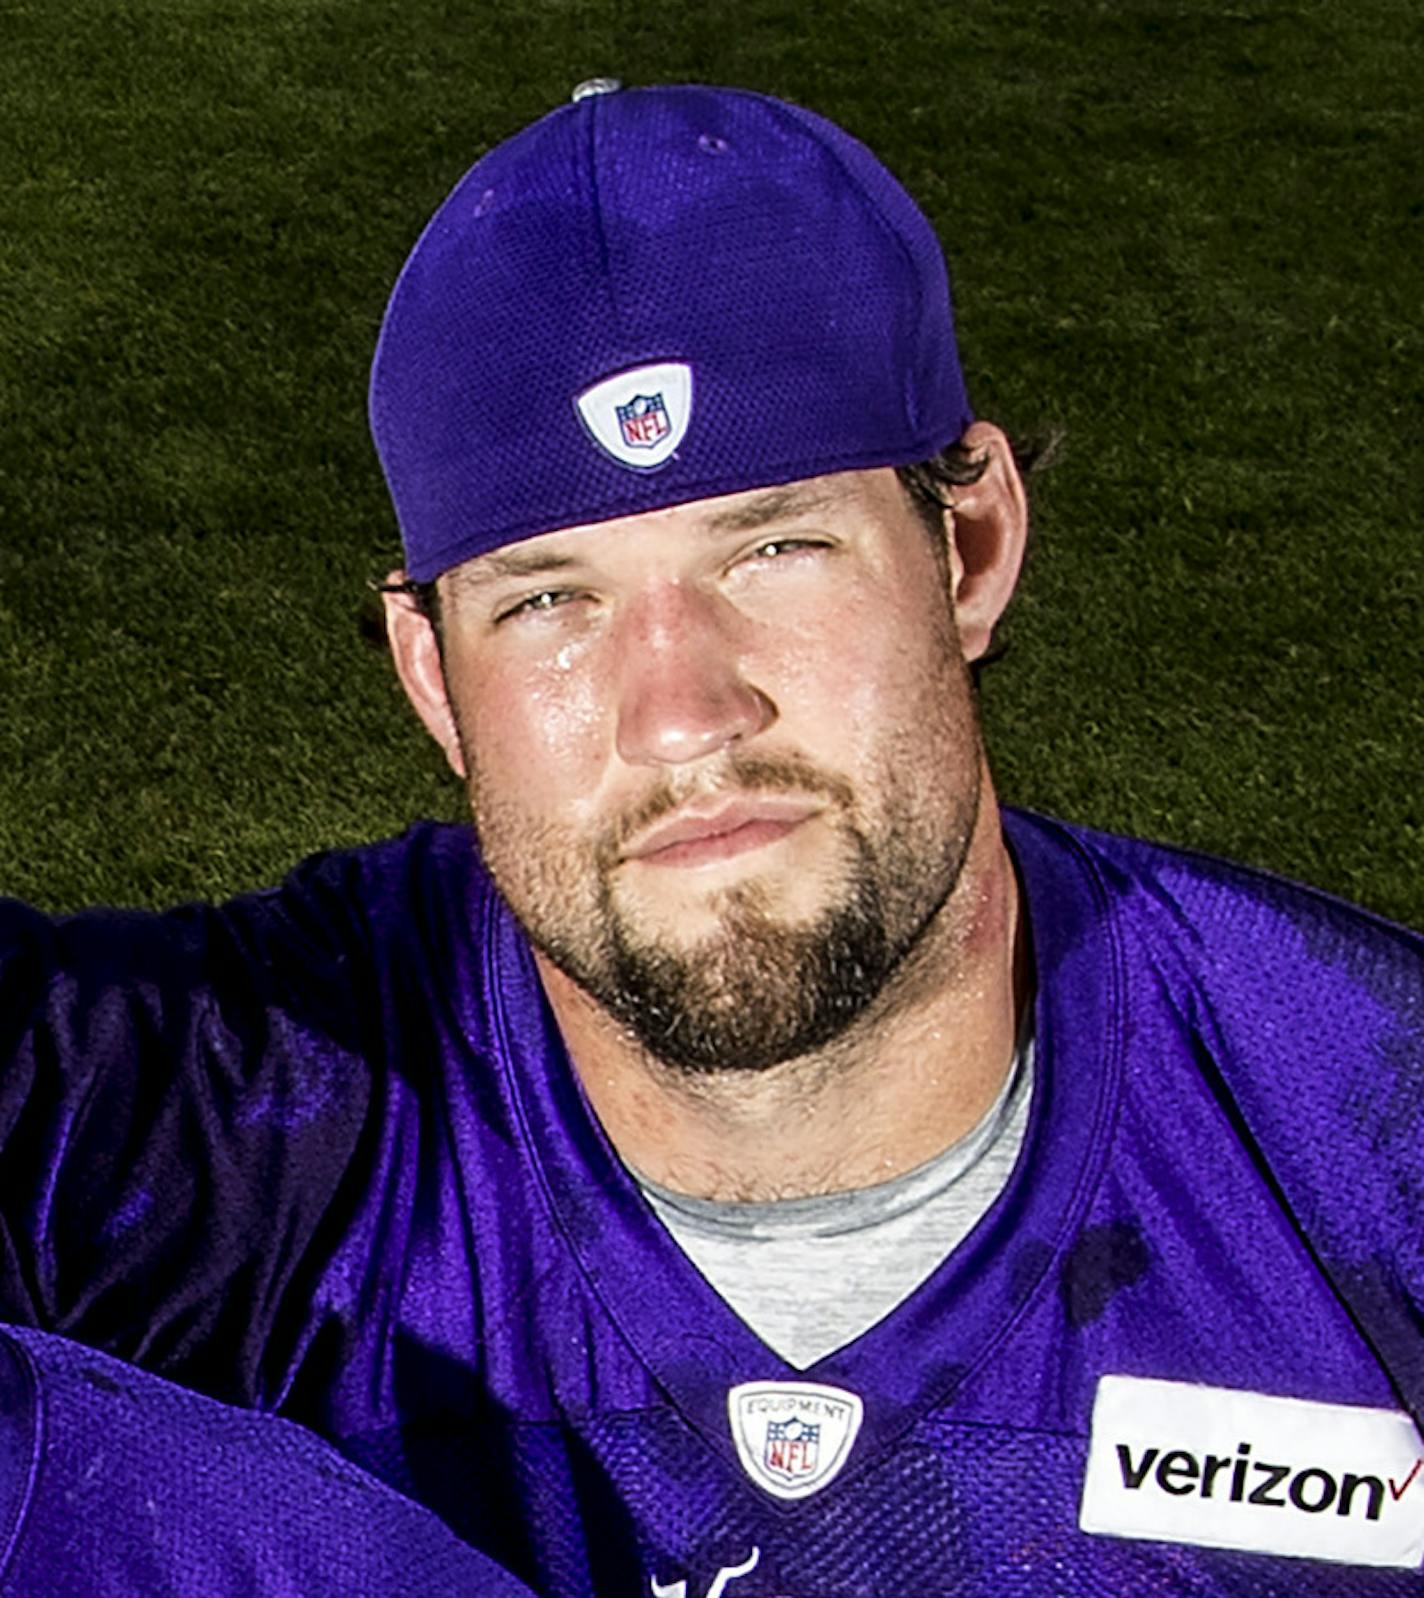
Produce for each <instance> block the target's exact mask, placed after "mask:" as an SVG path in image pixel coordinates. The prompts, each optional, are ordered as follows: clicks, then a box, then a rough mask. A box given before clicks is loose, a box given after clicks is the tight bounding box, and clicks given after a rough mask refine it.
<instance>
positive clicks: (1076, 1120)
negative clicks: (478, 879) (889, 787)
mask: <svg viewBox="0 0 1424 1598" xmlns="http://www.w3.org/2000/svg"><path fill="white" fill-rule="evenodd" d="M1003 820H1004V830H1005V837H1006V842H1007V844H1008V847H1009V852H1010V854H1011V856H1012V858H1013V860H1014V863H1015V865H1016V867H1017V869H1018V873H1019V877H1020V881H1021V883H1022V886H1023V889H1024V903H1025V904H1026V907H1027V912H1028V925H1029V929H1030V933H1031V939H1030V941H1031V946H1032V952H1033V965H1034V970H1035V977H1036V981H1035V993H1036V997H1035V1001H1034V1003H1035V1013H1034V1031H1035V1036H1036V1050H1037V1054H1036V1078H1035V1089H1034V1098H1033V1105H1032V1109H1031V1112H1030V1119H1029V1127H1028V1132H1027V1135H1026V1137H1025V1139H1024V1146H1023V1149H1022V1151H1021V1152H1020V1155H1019V1159H1018V1162H1017V1165H1016V1167H1015V1170H1014V1173H1013V1175H1012V1177H1011V1178H1010V1180H1009V1183H1008V1185H1007V1187H1006V1188H1005V1190H1004V1192H1003V1193H1002V1194H1001V1195H1000V1196H999V1198H998V1199H997V1200H996V1201H995V1203H994V1204H993V1206H992V1207H991V1208H990V1210H989V1212H988V1213H987V1214H986V1215H985V1216H984V1217H983V1219H982V1220H981V1221H980V1222H979V1224H978V1225H977V1226H976V1227H975V1228H974V1230H973V1231H972V1232H971V1233H970V1235H969V1236H968V1237H967V1238H966V1239H965V1240H964V1242H963V1243H961V1244H960V1246H959V1247H958V1248H957V1249H955V1250H954V1252H953V1253H952V1254H951V1255H950V1257H949V1258H948V1259H947V1260H945V1261H944V1262H943V1264H941V1265H940V1266H939V1268H938V1269H936V1270H935V1271H934V1272H932V1273H931V1275H930V1276H929V1277H928V1278H926V1280H925V1281H924V1282H922V1283H921V1284H920V1286H919V1287H918V1288H916V1289H915V1291H914V1292H913V1293H911V1294H910V1296H909V1297H908V1298H906V1299H905V1300H904V1301H903V1302H902V1303H900V1304H899V1305H898V1306H897V1307H896V1308H895V1309H894V1310H892V1311H891V1312H890V1313H889V1314H888V1315H887V1316H885V1318H884V1319H883V1320H881V1321H879V1322H877V1323H876V1325H874V1326H872V1327H871V1328H870V1329H869V1330H868V1331H866V1332H864V1333H863V1334H862V1335H861V1336H860V1337H858V1338H856V1339H855V1340H854V1341H853V1342H851V1343H849V1344H847V1345H846V1346H845V1347H843V1348H840V1349H838V1350H836V1351H835V1352H834V1353H832V1354H830V1355H828V1356H827V1357H826V1358H824V1359H822V1360H820V1361H818V1362H817V1363H816V1364H815V1365H812V1366H810V1367H808V1368H807V1369H805V1370H798V1369H796V1368H795V1367H793V1366H791V1365H788V1364H787V1363H786V1362H785V1361H784V1360H782V1359H781V1358H780V1357H779V1356H778V1355H777V1354H776V1353H774V1352H773V1351H772V1350H771V1349H770V1348H768V1347H767V1346H766V1344H764V1343H763V1342H762V1341H761V1339H760V1338H759V1337H757V1335H756V1334H755V1333H754V1332H753V1331H752V1330H751V1328H750V1327H749V1326H747V1325H746V1323H745V1322H744V1321H742V1320H741V1319H740V1318H739V1317H738V1316H737V1315H736V1313H735V1312H734V1311H733V1310H732V1309H731V1307H730V1306H729V1305H728V1304H727V1303H726V1302H725V1301H724V1300H723V1299H722V1298H721V1297H720V1296H719V1295H718V1294H717V1293H716V1292H715V1291H714V1289H713V1288H712V1287H711V1286H710V1284H709V1283H708V1282H707V1281H706V1280H705V1279H704V1278H703V1277H702V1276H701V1275H700V1273H699V1272H698V1271H697V1269H696V1267H695V1266H694V1265H693V1264H692V1262H691V1260H689V1259H688V1257H687V1256H686V1254H684V1253H683V1251H682V1250H681V1248H679V1247H678V1245H677V1244H676V1243H675V1242H674V1240H673V1239H672V1237H671V1236H670V1235H669V1234H668V1232H667V1231H666V1230H665V1229H664V1228H663V1226H662V1225H661V1223H659V1222H658V1220H657V1219H656V1217H655V1216H654V1214H653V1212H652V1210H651V1208H650V1206H649V1205H648V1203H647V1201H646V1199H645V1198H644V1197H643V1195H642V1194H641V1193H640V1192H639V1190H638V1187H637V1184H636V1182H635V1181H634V1179H633V1177H632V1176H631V1174H630V1173H629V1172H628V1171H627V1169H626V1168H625V1167H624V1165H623V1164H622V1162H621V1161H620V1160H619V1158H618V1156H617V1154H616V1153H615V1152H614V1150H613V1148H612V1146H611V1144H610V1143H609V1141H608V1138H607V1137H606V1135H605V1134H604V1132H603V1129H602V1127H601V1126H600V1125H599V1123H598V1121H597V1120H596V1118H595V1116H594V1115H593V1113H592V1110H591V1109H590V1107H589V1105H588V1102H587V1100H586V1098H585V1096H584V1093H583V1090H582V1088H581V1086H580V1084H579V1082H578V1080H577V1077H576V1074H575V1072H574V1070H573V1068H572V1066H571V1064H570V1061H569V1058H568V1054H567V1051H566V1049H565V1047H564V1044H563V1040H562V1037H561V1036H560V1034H559V1031H558V1027H557V1024H556V1022H555V1020H554V1017H553V1013H552V1010H551V1009H550V1007H549V1005H548V1002H547V1000H546V999H545V998H544V995H543V989H542V985H541V984H540V981H539V977H538V972H537V969H536V968H535V965H534V961H533V957H532V954H531V953H530V949H529V945H528V942H527V940H526V939H525V937H524V934H523V933H522V931H521V930H520V929H519V928H518V926H517V924H516V923H515V921H514V919H513V917H512V915H511V914H510V913H509V911H508V910H507V908H505V907H504V905H503V904H502V902H501V901H498V900H497V899H495V898H494V896H491V897H492V908H491V912H490V915H489V917H488V919H487V925H486V929H485V931H486V942H485V949H484V956H485V967H486V978H487V982H488V992H489V994H490V1002H491V1006H492V1010H493V1014H494V1019H495V1024H496V1027H497V1032H498V1035H499V1037H500V1041H501V1043H502V1051H501V1052H502V1054H503V1058H504V1060H505V1062H506V1068H507V1070H508V1073H509V1091H510V1094H511V1098H512V1100H513V1102H514V1104H515V1107H516V1113H517V1114H518V1116H519V1119H520V1120H521V1121H522V1123H523V1125H524V1129H525V1136H526V1139H527V1146H528V1151H529V1157H530V1159H531V1161H532V1163H533V1166H534V1169H535V1172H536V1175H537V1178H538V1180H539V1181H540V1183H541V1185H542V1187H543V1188H544V1190H545V1192H546V1194H547V1196H548V1200H549V1203H550V1207H551V1209H552V1212H553V1214H554V1217H555V1219H556V1222H557V1224H558V1225H559V1227H560V1229H561V1230H562V1232H563V1234H564V1236H565V1238H566V1239H567V1241H568V1245H569V1247H570V1249H571V1250H572V1251H573V1254H574V1255H575V1257H576V1259H577V1261H578V1263H579V1266H580V1268H581V1270H582V1271H583V1273H584V1275H585V1277H586V1278H587V1280H588V1282H589V1283H590V1285H591V1287H592V1288H593V1291H594V1292H595V1293H596V1295H597V1296H598V1298H599V1300H600V1301H601V1302H602V1304H603V1306H604V1308H605V1309H606V1311H607V1313H608V1314H609V1316H610V1317H611V1318H612V1320H613V1321H614V1323H615V1324H616V1325H617V1326H618V1328H619V1330H620V1331H621V1333H622V1335H623V1336H624V1338H625V1339H626V1340H627V1342H628V1344H629V1345H630V1346H631V1347H632V1348H633V1349H634V1350H635V1352H636V1353H637V1354H638V1356H639V1357H640V1358H641V1359H642V1361H643V1363H644V1364H645V1366H646V1367H647V1369H648V1370H649V1372H650V1373H651V1374H652V1376H653V1377H654V1379H655V1380H656V1381H657V1383H658V1384H659V1385H660V1386H661V1388H662V1389H663V1390H664V1391H665V1392H666V1393H667V1394H668V1395H669V1396H670V1397H671V1399H672V1400H673V1402H674V1403H675V1404H676V1406H677V1407H678V1409H679V1410H680V1411H681V1412H682V1414H683V1415H684V1416H685V1417H686V1419H687V1420H688V1421H689V1422H690V1423H691V1424H692V1425H693V1426H694V1427H695V1428H696V1429H697V1430H698V1431H699V1432H700V1433H701V1434H702V1435H703V1436H704V1437H705V1438H706V1439H707V1441H708V1442H709V1443H710V1444H711V1445H712V1446H713V1447H714V1448H715V1449H717V1450H718V1451H719V1452H720V1453H721V1454H722V1455H723V1456H724V1457H725V1459H726V1461H727V1463H728V1464H729V1465H731V1466H735V1462H736V1454H735V1450H734V1447H733V1442H732V1437H731V1433H730V1429H729V1426H728V1421H727V1393H728V1390H729V1389H730V1388H732V1387H734V1386H737V1385H738V1384H740V1383H744V1382H752V1381H787V1382H790V1381H812V1382H819V1383H825V1384H828V1385H830V1386H833V1387H839V1388H845V1389H848V1390H850V1391H851V1392H853V1393H856V1394H858V1395H859V1396H860V1397H861V1399H862V1400H863V1401H864V1404H865V1417H864V1421H863V1424H862V1427H861V1432H860V1437H859V1440H858V1442H857V1444H856V1447H855V1453H854V1457H853V1458H852V1460H851V1461H850V1463H849V1465H848V1467H847V1471H846V1479H849V1478H850V1477H851V1476H854V1475H856V1474H858V1473H859V1471H860V1470H861V1469H863V1468H864V1467H865V1466H867V1465H868V1464H870V1463H872V1462H873V1461H874V1460H875V1459H876V1458H878V1457H880V1456H881V1455H882V1454H883V1453H884V1451H885V1450H886V1449H887V1448H888V1447H890V1445H891V1444H892V1443H893V1442H894V1441H895V1439H896V1438H898V1437H899V1436H900V1435H901V1434H902V1433H903V1432H904V1431H905V1430H906V1429H907V1428H908V1427H910V1426H912V1425H913V1424H914V1423H915V1422H916V1421H917V1420H918V1419H919V1418H920V1417H921V1416H923V1415H924V1414H925V1413H927V1412H928V1411H931V1410H933V1409H935V1408H938V1407H941V1406H942V1405H944V1404H945V1403H947V1402H949V1401H950V1399H951V1398H952V1396H953V1393H954V1391H955V1390H956V1388H957V1387H958V1386H959V1385H960V1383H961V1382H962V1381H963V1380H964V1379H965V1377H966V1376H967V1375H968V1374H969V1373H970V1372H971V1370H973V1368H974V1367H975V1366H977V1365H978V1364H979V1363H980V1362H981V1361H982V1360H983V1359H984V1358H985V1357H986V1356H987V1355H988V1354H989V1353H990V1352H991V1350H992V1349H993V1347H994V1346H995V1345H996V1343H997V1342H998V1341H999V1340H1000V1339H1001V1338H1002V1337H1003V1336H1004V1334H1005V1333H1006V1332H1007V1330H1008V1329H1009V1327H1010V1326H1011V1324H1012V1323H1013V1321H1014V1320H1015V1319H1016V1317H1017V1316H1018V1315H1019V1314H1020V1313H1021V1311H1022V1310H1023V1308H1024V1306H1025V1305H1026V1303H1027V1302H1028V1300H1029V1299H1030V1297H1032V1296H1033V1295H1034V1294H1035V1293H1036V1292H1037V1291H1039V1290H1040V1289H1041V1288H1042V1286H1043V1284H1044V1281H1045V1279H1046V1277H1047V1276H1048V1273H1049V1268H1050V1266H1051V1264H1052V1263H1053V1261H1054V1259H1055V1258H1056V1257H1057V1256H1058V1255H1059V1254H1060V1253H1061V1251H1062V1249H1063V1247H1064V1245H1065V1243H1066V1242H1067V1241H1068V1240H1070V1239H1071V1237H1072V1236H1073V1235H1074V1233H1075V1232H1076V1229H1077V1226H1078V1223H1079V1220H1080V1217H1081V1213H1082V1210H1083V1208H1084V1206H1085V1204H1086V1202H1087V1200H1088V1197H1089V1195H1090V1192H1091V1189H1092V1186H1093V1184H1094V1182H1095V1181H1096V1178H1097V1174H1098V1168H1099V1166H1100V1164H1101V1160H1102V1157H1103V1151H1104V1148H1105V1144H1106V1141H1107V1140H1106V1137H1105V1135H1104V1129H1105V1124H1106V1121H1107V1119H1108V1117H1109V1116H1110V1114H1111V1111H1112V1107H1113V1104H1114V1102H1115V1099H1116V1091H1115V1090H1116V1083H1117V1080H1118V1078H1119V1076H1120V1067H1121V1062H1120V1053H1121V1033H1122V1024H1121V1016H1122V1003H1121V991H1122V985H1123V982H1124V976H1123V971H1122V961H1121V958H1120V952H1119V949H1118V944H1117V939H1116V936H1115V934H1114V930H1113V921H1112V916H1111V913H1110V910H1109V907H1108V902H1107V895H1106V892H1105V889H1104V887H1103V885H1102V883H1101V882H1100V880H1099V878H1098V876H1097V874H1096V872H1095V871H1094V870H1093V867H1092V866H1091V864H1090V863H1089V861H1088V859H1087V857H1086V856H1085V855H1084V854H1083V852H1082V850H1081V848H1080V846H1079V845H1078V844H1077V842H1076V841H1075V840H1074V839H1073V838H1072V836H1071V834H1070V833H1069V832H1068V831H1067V830H1066V829H1065V828H1063V827H1062V826H1061V824H1059V823H1056V822H1053V821H1050V820H1048V819H1046V818H1042V817H1038V816H1033V815H1031V814H1029V813H1027V812H1021V811H1013V810H1006V811H1004V813H1003ZM514 1015H519V1016H523V1017H529V1018H533V1017H535V1016H537V1017H539V1024H538V1025H537V1026H530V1025H528V1023H527V1022H526V1023H525V1025H524V1027H523V1028H522V1029H521V1028H520V1027H518V1026H515V1025H512V1024H511V1017H512V1016H514Z"/></svg>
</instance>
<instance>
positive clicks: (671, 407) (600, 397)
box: [575, 361, 692, 472]
mask: <svg viewBox="0 0 1424 1598" xmlns="http://www.w3.org/2000/svg"><path fill="white" fill-rule="evenodd" d="M575 403H576V404H577V406H578V413H579V416H580V417H581V418H582V419H583V424H584V426H585V428H587V430H588V433H589V436H590V437H591V438H592V439H593V440H594V442H595V443H596V444H597V445H598V446H599V447H600V448H601V449H602V450H604V451H605V452H606V453H607V454H609V455H611V456H612V457H613V459H614V460H616V461H617V462H618V464H619V465H620V466H629V467H631V468H632V469H633V470H634V471H637V472H652V471H656V470H657V468H658V467H659V466H661V465H663V464H664V463H665V462H666V461H667V460H668V459H669V457H670V456H671V455H672V453H673V451H674V450H675V449H676V448H677V446H678V445H679V444H680V443H682V440H683V438H684V436H685V435H686V433H687V424H688V423H689V422H690V421H691V420H692V368H691V367H690V366H688V365H687V363H686V362H685V361H660V362H657V363H656V364H654V365H652V366H635V367H633V368H632V369H631V370H629V371H626V372H618V373H616V374H615V375H614V376H612V377H605V378H604V379H603V380H602V381H601V382H598V383H595V384H593V386H592V387H591V388H586V389H585V390H584V391H583V393H582V394H580V395H579V396H578V398H577V401H576V402H575Z"/></svg>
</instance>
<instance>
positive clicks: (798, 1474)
mask: <svg viewBox="0 0 1424 1598" xmlns="http://www.w3.org/2000/svg"><path fill="white" fill-rule="evenodd" d="M727 1416H728V1419H729V1420H730V1421H731V1424H732V1441H733V1442H734V1443H735V1444H736V1445H737V1458H738V1459H739V1460H741V1462H742V1469H743V1470H745V1471H746V1473H747V1475H748V1476H750V1477H751V1479H752V1480H753V1481H754V1482H755V1483H756V1484H757V1486H758V1487H760V1488H762V1489H763V1490H764V1491H765V1492H768V1493H770V1494H771V1495H772V1496H773V1497H775V1498H806V1497H809V1496H810V1494H812V1493H817V1492H820V1490H821V1488H823V1487H825V1486H828V1485H829V1484H830V1483H831V1482H832V1481H833V1480H834V1479H835V1477H836V1476H837V1475H838V1474H839V1473H840V1469H841V1467H842V1466H843V1465H844V1464H845V1462H846V1460H847V1459H849V1458H850V1451H851V1448H852V1447H853V1446H854V1444H855V1439H856V1436H857V1434H858V1433H859V1431H860V1423H861V1421H862V1420H863V1419H864V1418H865V1406H864V1404H863V1403H862V1402H861V1399H860V1396H859V1395H858V1394H856V1393H849V1392H847V1391H846V1390H845V1388H843V1387H828V1386H826V1385H825V1384H824V1383H822V1382H743V1383H742V1384H741V1385H740V1386H738V1387H734V1388H732V1389H731V1391H730V1392H729V1393H728V1394H727Z"/></svg>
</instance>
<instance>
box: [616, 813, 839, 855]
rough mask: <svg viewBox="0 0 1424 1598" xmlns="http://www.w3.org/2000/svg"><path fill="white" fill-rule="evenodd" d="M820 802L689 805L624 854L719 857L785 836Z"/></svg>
mask: <svg viewBox="0 0 1424 1598" xmlns="http://www.w3.org/2000/svg"><path fill="white" fill-rule="evenodd" d="M819 808H820V806H819V805H816V804H814V803H812V802H811V801H810V800H808V799H797V798H791V797H783V796H778V795H768V796H767V797H766V798H764V799H734V800H732V801H731V802H730V803H727V804H721V805H717V806H715V807H714V806H707V807H698V806H695V805H689V806H688V807H687V808H686V809H685V810H680V811H678V813H677V814H676V815H674V816H670V817H669V818H668V819H667V820H666V821H664V822H661V823H660V824H659V825H657V826H656V827H654V828H652V830H651V831H649V832H647V833H645V834H644V836H643V837H642V838H640V839H639V840H638V842H637V843H636V844H635V845H634V846H633V847H632V848H631V849H629V850H628V852H627V855H626V857H625V858H627V859H629V860H641V861H643V862H644V863H645V864H648V865H668V866H671V865H693V864H699V863H701V862H702V861H704V860H720V859H722V858H724V857H725V856H727V855H732V854H740V853H741V852H742V851H743V850H744V849H755V848H759V847H760V846H761V845H762V844H764V843H771V842H773V841H774V840H775V839H777V838H780V837H783V836H785V834H786V833H788V832H790V831H791V830H792V828H793V827H797V826H799V825H800V824H801V823H802V822H803V821H805V820H806V818H807V817H808V816H812V815H815V813H816V812H817V810H818V809H819Z"/></svg>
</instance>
